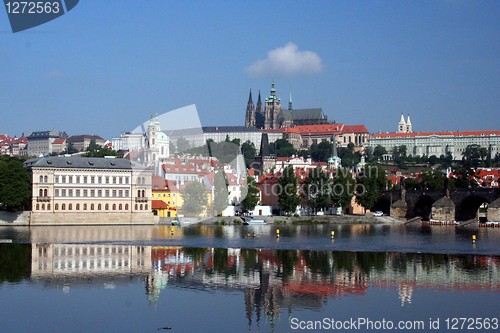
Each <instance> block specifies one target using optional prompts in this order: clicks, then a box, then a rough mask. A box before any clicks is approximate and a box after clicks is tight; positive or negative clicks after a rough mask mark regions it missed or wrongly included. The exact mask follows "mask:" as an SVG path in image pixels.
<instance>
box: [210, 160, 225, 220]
mask: <svg viewBox="0 0 500 333" xmlns="http://www.w3.org/2000/svg"><path fill="white" fill-rule="evenodd" d="M227 185H228V181H227V176H226V173H225V172H224V170H218V171H217V172H216V173H215V175H214V202H213V204H212V206H213V209H214V211H215V214H216V215H219V214H221V213H222V211H223V210H224V209H226V207H227V206H228V197H229V192H228V190H227Z"/></svg>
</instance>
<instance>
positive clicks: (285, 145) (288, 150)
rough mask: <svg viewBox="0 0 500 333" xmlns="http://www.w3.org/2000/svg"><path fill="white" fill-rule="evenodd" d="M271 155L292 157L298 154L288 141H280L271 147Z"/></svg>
mask: <svg viewBox="0 0 500 333" xmlns="http://www.w3.org/2000/svg"><path fill="white" fill-rule="evenodd" d="M269 148H270V152H271V154H274V155H275V156H277V157H290V156H292V155H295V154H296V153H297V150H296V149H295V148H293V145H292V144H291V143H290V142H288V140H286V139H278V140H276V141H275V142H274V143H272V144H270V145H269Z"/></svg>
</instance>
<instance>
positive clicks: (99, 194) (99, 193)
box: [97, 190, 102, 198]
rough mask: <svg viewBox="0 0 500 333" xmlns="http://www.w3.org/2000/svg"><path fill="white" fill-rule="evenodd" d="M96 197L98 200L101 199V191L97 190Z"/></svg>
mask: <svg viewBox="0 0 500 333" xmlns="http://www.w3.org/2000/svg"><path fill="white" fill-rule="evenodd" d="M97 196H98V197H99V198H100V197H102V190H98V191H97Z"/></svg>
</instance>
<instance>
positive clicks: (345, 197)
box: [332, 168, 356, 208]
mask: <svg viewBox="0 0 500 333" xmlns="http://www.w3.org/2000/svg"><path fill="white" fill-rule="evenodd" d="M355 187H356V182H355V180H354V178H352V175H351V173H350V172H349V170H348V169H343V168H338V169H337V172H336V173H335V177H334V178H333V184H332V201H333V204H334V205H335V207H342V208H345V207H347V206H348V205H349V204H350V203H351V200H352V197H353V195H354V191H355Z"/></svg>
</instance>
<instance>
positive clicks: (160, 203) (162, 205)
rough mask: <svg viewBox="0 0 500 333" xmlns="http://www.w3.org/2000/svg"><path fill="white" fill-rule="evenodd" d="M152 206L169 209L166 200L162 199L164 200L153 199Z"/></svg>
mask: <svg viewBox="0 0 500 333" xmlns="http://www.w3.org/2000/svg"><path fill="white" fill-rule="evenodd" d="M151 208H153V209H167V208H168V205H167V203H166V202H165V201H162V200H152V202H151Z"/></svg>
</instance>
